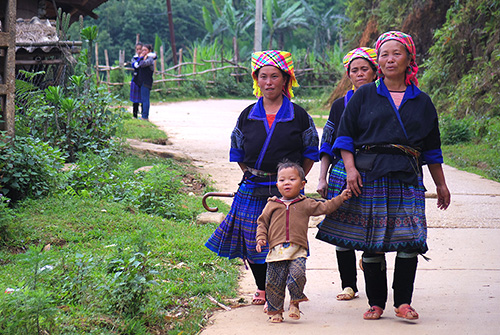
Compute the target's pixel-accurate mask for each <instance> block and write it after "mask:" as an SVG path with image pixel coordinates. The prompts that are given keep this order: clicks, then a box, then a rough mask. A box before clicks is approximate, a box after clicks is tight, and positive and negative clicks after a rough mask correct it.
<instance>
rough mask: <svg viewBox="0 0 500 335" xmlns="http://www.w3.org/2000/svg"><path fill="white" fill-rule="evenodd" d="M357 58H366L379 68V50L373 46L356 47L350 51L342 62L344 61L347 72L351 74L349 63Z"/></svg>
mask: <svg viewBox="0 0 500 335" xmlns="http://www.w3.org/2000/svg"><path fill="white" fill-rule="evenodd" d="M356 58H364V59H366V60H367V61H369V62H370V63H372V64H373V65H375V68H378V63H377V52H376V51H375V50H374V49H372V48H365V47H361V48H356V49H353V50H351V51H349V52H348V53H347V54H346V55H345V56H344V59H343V60H342V62H343V63H344V67H345V70H346V72H347V74H349V65H350V64H351V62H352V61H353V60H355V59H356Z"/></svg>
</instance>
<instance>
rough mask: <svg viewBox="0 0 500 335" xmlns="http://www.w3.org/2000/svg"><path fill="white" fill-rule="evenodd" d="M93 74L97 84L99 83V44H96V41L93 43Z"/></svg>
mask: <svg viewBox="0 0 500 335" xmlns="http://www.w3.org/2000/svg"><path fill="white" fill-rule="evenodd" d="M95 75H96V79H97V84H99V82H100V79H99V46H98V45H97V42H96V43H95Z"/></svg>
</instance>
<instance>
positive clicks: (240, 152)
mask: <svg viewBox="0 0 500 335" xmlns="http://www.w3.org/2000/svg"><path fill="white" fill-rule="evenodd" d="M243 140H244V136H243V133H242V132H241V130H240V129H239V128H238V125H236V127H234V129H233V132H232V133H231V149H230V151H229V161H230V162H243V159H244V158H245V150H244V149H243Z"/></svg>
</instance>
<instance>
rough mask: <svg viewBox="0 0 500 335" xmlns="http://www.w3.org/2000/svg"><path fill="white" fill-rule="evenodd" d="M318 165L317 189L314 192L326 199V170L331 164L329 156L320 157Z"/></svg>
mask: <svg viewBox="0 0 500 335" xmlns="http://www.w3.org/2000/svg"><path fill="white" fill-rule="evenodd" d="M320 163H321V165H320V169H319V179H318V188H317V189H316V192H318V193H319V195H321V196H322V197H323V198H325V199H326V197H327V196H328V182H327V181H326V175H327V174H328V168H329V167H330V164H331V160H330V156H329V155H326V154H324V155H322V156H321V162H320Z"/></svg>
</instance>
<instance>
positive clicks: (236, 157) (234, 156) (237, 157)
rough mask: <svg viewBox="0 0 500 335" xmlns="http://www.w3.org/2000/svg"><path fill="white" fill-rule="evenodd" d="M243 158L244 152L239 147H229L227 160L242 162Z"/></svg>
mask: <svg viewBox="0 0 500 335" xmlns="http://www.w3.org/2000/svg"><path fill="white" fill-rule="evenodd" d="M244 158H245V152H244V151H243V150H241V149H236V148H231V149H230V150H229V161H230V162H243V159H244Z"/></svg>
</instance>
